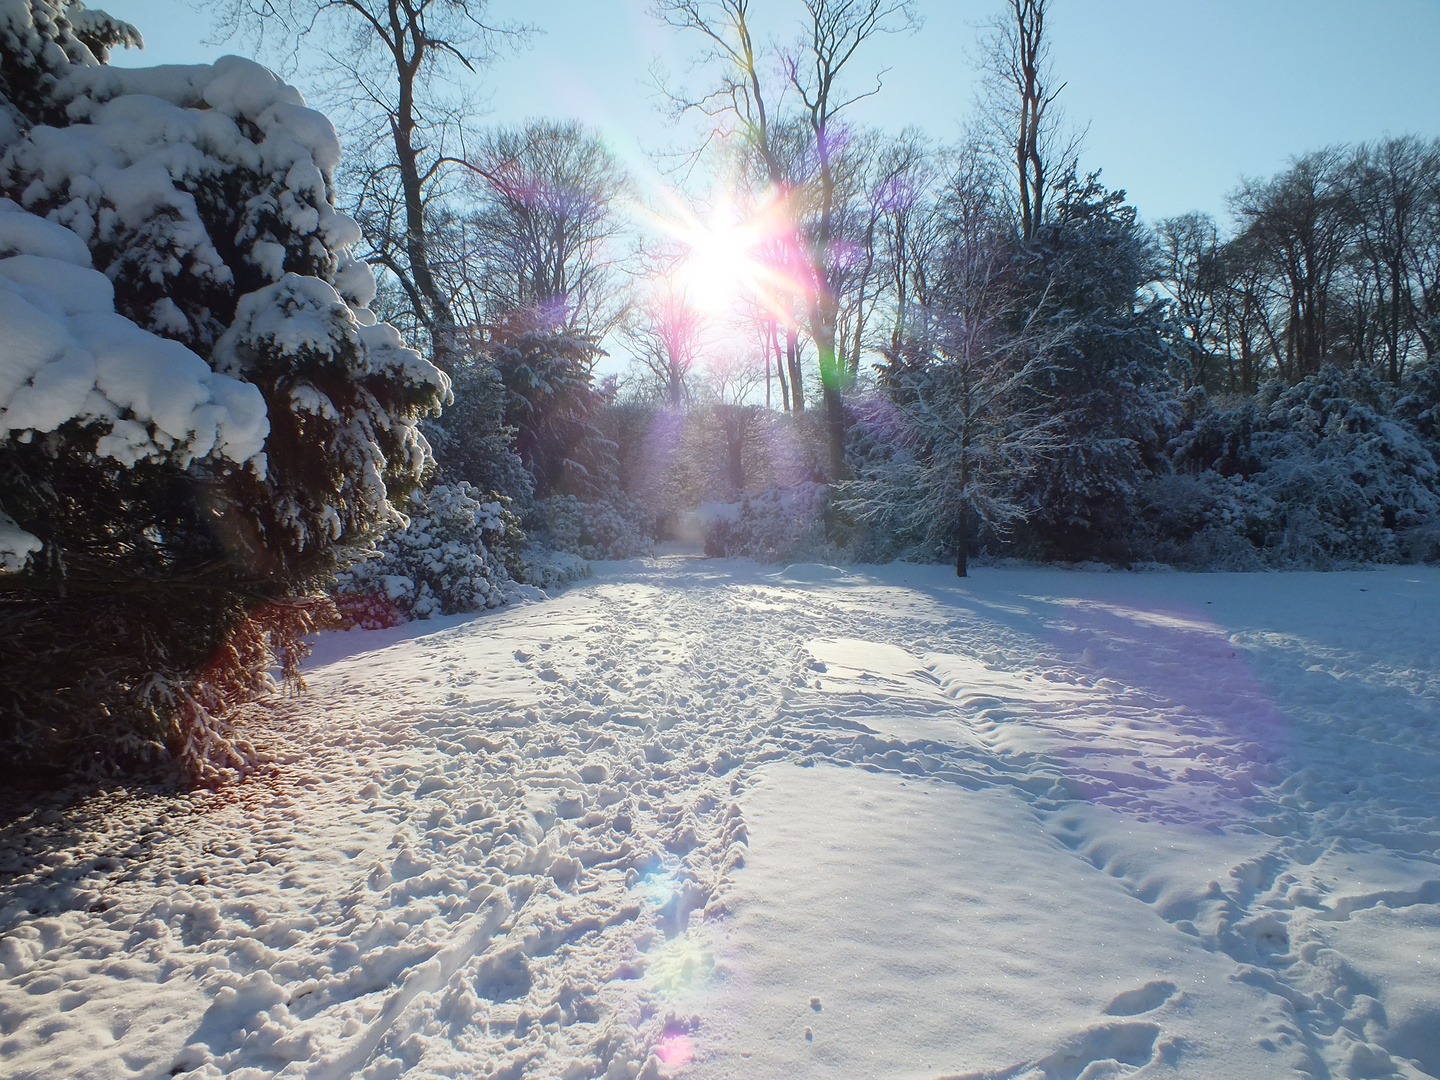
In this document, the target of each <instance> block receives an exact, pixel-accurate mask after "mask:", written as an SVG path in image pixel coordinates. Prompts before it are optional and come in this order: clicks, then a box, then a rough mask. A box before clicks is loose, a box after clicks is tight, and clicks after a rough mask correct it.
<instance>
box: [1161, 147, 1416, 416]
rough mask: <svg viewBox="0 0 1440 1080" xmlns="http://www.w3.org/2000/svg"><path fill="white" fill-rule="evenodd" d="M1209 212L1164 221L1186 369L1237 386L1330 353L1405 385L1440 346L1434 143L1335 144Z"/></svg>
mask: <svg viewBox="0 0 1440 1080" xmlns="http://www.w3.org/2000/svg"><path fill="white" fill-rule="evenodd" d="M1230 209H1231V215H1232V217H1233V218H1234V220H1235V229H1234V230H1233V234H1232V235H1228V236H1227V235H1225V234H1222V232H1221V230H1220V228H1219V227H1218V226H1217V224H1216V223H1215V221H1214V220H1213V219H1211V218H1210V217H1208V216H1206V215H1203V214H1187V215H1185V216H1183V217H1178V218H1172V219H1170V220H1168V221H1165V222H1162V223H1161V224H1160V227H1159V230H1158V243H1159V247H1160V252H1161V263H1160V270H1159V278H1160V281H1161V282H1162V283H1163V285H1164V287H1165V289H1166V291H1167V292H1168V293H1169V295H1170V296H1171V297H1172V298H1173V299H1174V309H1173V311H1174V318H1175V320H1176V322H1177V323H1179V325H1180V326H1181V328H1182V329H1183V331H1184V334H1185V345H1186V353H1187V355H1186V361H1187V366H1186V369H1185V377H1186V378H1187V380H1188V381H1190V382H1191V383H1193V384H1196V385H1202V386H1205V387H1206V388H1207V389H1210V390H1223V391H1226V392H1229V393H1237V392H1246V393H1249V392H1254V391H1255V390H1256V389H1257V388H1258V387H1259V386H1260V385H1261V384H1262V383H1264V382H1266V381H1267V380H1270V379H1275V378H1279V379H1282V380H1285V381H1289V382H1294V381H1296V380H1298V379H1302V378H1305V377H1306V376H1309V375H1314V374H1315V373H1316V372H1318V371H1319V370H1320V368H1321V366H1322V365H1323V364H1326V363H1332V364H1337V365H1340V366H1342V367H1346V368H1361V369H1364V370H1367V371H1370V372H1373V373H1375V374H1377V375H1379V376H1381V377H1382V378H1384V379H1385V380H1386V381H1387V382H1389V383H1391V384H1392V385H1396V386H1398V385H1400V383H1401V382H1402V380H1403V379H1404V377H1405V375H1406V374H1407V373H1408V372H1409V371H1411V370H1412V369H1413V368H1414V367H1415V366H1416V365H1418V364H1423V363H1428V362H1429V361H1430V360H1431V359H1433V358H1434V356H1435V353H1436V351H1437V350H1440V141H1430V142H1426V141H1424V140H1422V139H1419V138H1416V137H1414V136H1406V137H1403V138H1392V139H1385V140H1382V141H1380V142H1376V143H1371V144H1367V145H1364V146H1358V147H1351V146H1333V147H1329V148H1326V149H1324V150H1319V151H1316V152H1314V153H1309V154H1306V155H1304V156H1303V157H1301V158H1298V159H1297V160H1296V161H1295V162H1294V164H1293V165H1292V166H1291V167H1290V168H1288V169H1286V170H1285V171H1284V172H1282V173H1280V174H1279V175H1277V176H1274V177H1272V178H1270V179H1267V180H1252V181H1247V182H1245V183H1244V184H1243V185H1241V187H1240V189H1239V190H1238V191H1237V192H1236V193H1235V194H1234V195H1233V196H1232V197H1231V200H1230Z"/></svg>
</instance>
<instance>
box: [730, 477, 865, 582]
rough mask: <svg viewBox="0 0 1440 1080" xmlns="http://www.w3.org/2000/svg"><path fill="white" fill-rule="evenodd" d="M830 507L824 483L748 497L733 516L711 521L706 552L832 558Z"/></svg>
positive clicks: (767, 559)
mask: <svg viewBox="0 0 1440 1080" xmlns="http://www.w3.org/2000/svg"><path fill="white" fill-rule="evenodd" d="M829 505H830V488H829V485H827V484H817V483H814V482H812V481H807V482H804V483H800V484H795V485H793V486H791V487H788V488H768V489H767V490H765V491H761V492H757V493H755V494H753V495H747V496H745V498H744V499H743V500H742V501H741V503H740V509H739V512H738V513H737V514H736V515H735V516H734V517H733V518H731V517H728V516H720V515H716V516H715V517H713V518H712V519H711V521H710V524H709V527H708V528H707V529H706V533H705V554H707V555H711V556H716V557H724V556H733V555H743V556H746V557H748V558H751V559H755V560H757V561H759V562H794V561H797V560H832V559H834V558H836V557H837V552H836V549H835V545H834V544H833V543H831V542H830V540H829V539H827V536H826V525H825V517H826V512H827V510H828V509H829Z"/></svg>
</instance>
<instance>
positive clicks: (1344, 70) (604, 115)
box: [96, 0, 1440, 221]
mask: <svg viewBox="0 0 1440 1080" xmlns="http://www.w3.org/2000/svg"><path fill="white" fill-rule="evenodd" d="M648 3H649V0H494V2H493V9H494V10H495V11H496V12H497V13H499V14H501V15H502V16H511V17H514V18H518V19H523V20H524V21H527V22H530V23H532V24H534V25H536V26H537V27H538V28H539V29H540V30H541V31H542V34H541V35H540V36H538V37H537V38H536V39H535V40H534V41H533V42H532V44H531V45H530V46H529V47H528V48H526V49H524V50H523V51H522V52H520V53H519V54H518V55H516V56H514V57H512V58H508V59H505V60H502V61H500V62H499V63H497V64H496V65H495V66H494V68H493V69H491V71H490V72H489V73H488V75H487V76H485V77H484V78H483V79H482V89H483V90H484V91H486V92H488V93H489V95H490V98H491V109H492V112H491V117H492V118H493V119H494V120H496V121H519V120H524V119H526V118H528V117H532V116H546V115H549V116H555V115H568V116H576V117H579V118H580V119H582V120H584V121H586V122H588V123H590V124H592V125H594V126H596V127H599V128H601V129H602V130H603V131H604V132H605V133H606V135H607V137H608V138H609V139H610V140H611V142H612V143H613V144H614V146H615V148H616V149H617V150H618V151H619V152H620V153H621V154H622V156H624V157H626V158H627V159H628V160H631V161H635V162H641V161H643V160H644V158H643V155H644V154H645V153H646V152H648V151H653V150H655V149H658V148H661V147H663V146H665V145H666V144H667V143H668V142H672V141H673V140H674V134H673V132H671V131H669V130H668V129H667V128H666V125H665V122H664V120H663V118H662V116H661V115H660V114H659V113H658V112H657V111H656V110H655V108H654V102H653V96H652V92H651V91H650V89H649V88H648V86H647V81H648V71H649V69H650V67H651V66H652V63H653V62H654V61H655V60H656V59H659V60H660V61H661V62H662V63H665V64H666V65H667V66H668V67H669V68H670V69H671V70H672V71H675V72H677V73H679V72H683V70H684V65H685V58H686V56H687V55H688V54H687V48H688V44H687V42H686V41H685V40H684V39H683V38H680V37H678V36H677V35H676V34H674V33H673V32H671V31H668V30H666V29H665V28H664V27H661V26H659V25H658V24H656V22H655V21H654V20H653V19H651V18H650V17H649V16H648V15H646V13H645V12H646V8H647V7H648ZM96 6H102V7H104V8H105V9H106V10H109V11H110V12H111V13H112V14H115V15H117V16H120V17H122V18H127V19H129V20H130V21H131V22H134V23H135V24H136V25H137V26H138V27H139V28H140V30H141V32H142V33H143V34H144V35H145V38H146V42H147V47H146V49H145V51H144V52H143V53H141V54H132V55H131V56H117V57H116V60H117V62H120V63H147V64H153V63H193V62H196V61H200V60H206V59H212V58H214V57H215V56H218V55H221V54H222V53H225V52H240V53H246V52H249V51H251V50H249V49H248V48H247V47H246V44H245V43H244V42H231V43H229V44H228V45H226V46H223V47H214V46H207V45H204V44H202V43H201V42H202V40H203V39H204V38H207V37H209V36H210V35H211V17H210V15H209V14H207V13H206V5H204V4H203V3H201V4H194V5H189V4H186V3H185V2H183V0H98V2H97V5H96ZM757 6H759V5H757ZM766 6H767V8H769V9H771V10H774V11H777V12H781V11H783V10H785V9H786V8H788V7H795V6H797V5H796V4H795V3H794V0H767V2H766ZM998 6H999V5H998V2H997V0H920V4H919V7H920V10H921V11H922V13H923V14H924V15H925V18H926V25H925V27H924V29H923V30H922V31H921V32H920V33H919V34H918V35H916V36H914V37H909V38H901V39H889V40H887V41H884V42H882V43H880V44H879V45H878V46H877V48H876V49H875V50H874V52H873V53H872V57H871V58H872V60H873V62H872V63H871V65H870V70H871V71H874V70H876V69H879V68H882V67H888V68H889V69H890V71H889V73H888V74H887V75H886V76H885V87H884V89H883V90H882V92H881V93H880V94H879V95H877V96H876V97H874V98H872V99H870V100H868V101H866V102H863V103H862V104H861V106H860V107H859V109H858V110H857V114H856V115H857V117H858V118H860V119H863V120H865V121H867V122H870V123H874V124H877V125H880V126H885V127H891V128H897V129H898V128H899V127H902V126H904V125H906V124H915V125H917V126H919V127H921V128H923V129H924V130H926V131H928V132H929V133H930V134H931V135H933V136H934V137H936V138H937V139H940V140H950V139H953V138H956V137H957V136H958V135H959V133H960V131H961V129H962V126H963V124H964V123H965V121H966V120H967V119H968V118H969V117H970V116H971V115H972V112H973V109H974V104H973V103H974V86H973V79H974V71H973V64H972V62H971V59H970V55H971V54H973V53H974V51H975V49H974V42H975V38H976V32H975V26H976V24H978V23H980V22H983V21H985V20H986V19H987V18H989V17H990V15H991V14H992V13H993V12H994V11H995V10H996V9H997V8H998ZM1052 19H1053V23H1052V25H1053V42H1054V53H1055V66H1056V69H1057V73H1058V74H1059V76H1060V77H1061V78H1062V79H1064V80H1065V81H1066V83H1067V85H1066V88H1065V92H1064V95H1063V97H1062V102H1063V104H1064V105H1065V108H1066V111H1067V114H1068V116H1069V118H1070V119H1071V120H1072V121H1073V122H1075V123H1076V124H1078V125H1080V126H1086V125H1088V134H1087V138H1086V153H1085V158H1084V160H1085V164H1086V165H1087V166H1088V167H1091V168H1095V167H1098V168H1102V169H1103V170H1104V178H1105V180H1106V181H1107V182H1108V183H1109V184H1111V185H1112V186H1115V187H1123V188H1125V189H1126V190H1127V191H1128V192H1129V194H1130V197H1131V200H1132V201H1133V202H1134V203H1135V204H1136V205H1137V206H1138V207H1139V208H1140V211H1141V213H1142V214H1143V215H1144V216H1145V217H1146V218H1147V219H1149V220H1152V221H1153V220H1156V219H1158V218H1161V217H1165V216H1168V215H1171V214H1176V213H1181V212H1184V211H1186V210H1190V209H1202V210H1208V211H1210V212H1212V213H1215V214H1217V215H1223V213H1224V208H1225V195H1226V193H1227V192H1229V191H1231V190H1232V189H1233V188H1234V187H1235V185H1236V183H1237V182H1238V180H1239V178H1240V177H1241V176H1242V175H1250V176H1256V175H1267V174H1270V173H1272V172H1274V171H1276V170H1278V169H1279V168H1282V167H1283V166H1284V164H1285V162H1286V160H1287V159H1288V158H1289V157H1291V156H1292V155H1294V154H1298V153H1303V152H1304V151H1306V150H1309V149H1314V148H1316V147H1319V146H1323V145H1326V144H1329V143H1333V142H1341V141H1357V140H1365V139H1373V138H1377V137H1379V136H1381V135H1383V134H1386V133H1387V132H1388V133H1392V134H1402V133H1406V132H1414V133H1416V134H1420V135H1424V136H1436V135H1440V63H1437V62H1436V59H1435V58H1436V55H1437V50H1440V0H1190V2H1188V3H1180V2H1174V0H1056V3H1055V4H1054V8H1053V16H1052ZM777 25H778V23H777ZM302 89H303V84H302Z"/></svg>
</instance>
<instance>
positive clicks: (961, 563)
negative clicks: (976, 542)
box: [955, 506, 970, 577]
mask: <svg viewBox="0 0 1440 1080" xmlns="http://www.w3.org/2000/svg"><path fill="white" fill-rule="evenodd" d="M957 517H958V518H959V521H958V526H959V537H958V539H957V541H956V544H955V576H956V577H969V576H970V515H969V514H967V513H966V512H965V507H964V506H961V507H960V513H959V514H958V515H957Z"/></svg>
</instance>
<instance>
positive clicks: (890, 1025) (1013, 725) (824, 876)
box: [0, 558, 1440, 1080]
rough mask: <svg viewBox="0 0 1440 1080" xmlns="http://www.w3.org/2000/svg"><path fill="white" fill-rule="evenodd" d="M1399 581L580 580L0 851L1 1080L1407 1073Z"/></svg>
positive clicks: (1416, 748) (1428, 798) (1376, 577)
mask: <svg viewBox="0 0 1440 1080" xmlns="http://www.w3.org/2000/svg"><path fill="white" fill-rule="evenodd" d="M1437 612H1440V571H1437V570H1435V569H1431V568H1395V569H1385V570H1375V571H1369V572H1357V573H1337V574H1329V575H1320V574H1284V575H1280V574H1273V575H1218V574H1216V575H1183V574H1168V573H1154V574H1139V575H1132V574H1104V573H1081V572H1067V571H1059V570H1041V569H984V568H982V569H979V570H977V571H976V573H975V575H974V576H973V577H972V578H970V579H969V580H968V581H963V582H962V581H958V580H956V579H955V578H954V577H953V576H952V575H951V574H950V573H949V572H948V571H946V570H945V569H944V568H938V567H937V568H930V567H905V566H893V567H866V568H857V569H853V570H850V571H839V570H834V569H830V568H824V567H814V566H802V567H792V568H790V569H789V570H788V571H776V570H774V569H773V568H765V567H758V566H754V565H751V564H748V563H741V562H715V561H704V560H698V559H681V558H662V559H659V560H654V561H649V562H632V563H620V564H608V565H604V566H602V567H601V568H600V572H599V573H598V574H597V576H596V577H595V578H594V579H593V580H590V581H587V582H585V583H583V584H582V585H580V586H577V587H575V588H573V589H571V590H570V591H568V592H567V593H565V594H564V595H562V596H560V597H559V598H557V599H554V600H551V601H547V602H544V603H538V604H529V605H525V606H521V607H516V608H511V609H508V610H502V611H499V612H494V613H489V614H485V615H482V616H478V617H470V618H452V619H445V620H436V621H432V622H428V623H414V624H411V625H409V626H406V627H402V628H398V629H396V630H390V631H373V632H363V631H355V632H351V633H348V634H334V635H329V636H327V637H325V638H324V639H323V640H322V641H321V642H320V644H319V647H318V648H317V651H316V655H315V658H314V662H313V663H312V665H311V669H312V675H311V691H312V692H311V694H310V695H309V696H308V697H306V698H303V699H299V700H297V701H295V702H293V703H292V705H291V706H290V707H289V709H288V711H287V715H286V716H285V718H284V719H283V722H282V723H280V724H279V725H278V726H277V730H276V733H275V740H276V742H277V745H278V747H279V752H280V757H281V762H280V765H279V767H278V768H277V769H276V771H275V772H274V773H273V775H270V776H268V777H264V778H260V779H257V780H255V781H252V782H250V783H247V784H245V785H243V786H241V787H240V788H238V789H236V790H233V791H230V792H225V793H220V794H209V793H202V794H197V795H194V796H190V797H187V798H182V799H178V800H177V799H173V798H161V797H159V796H155V795H144V794H131V795H129V796H124V795H121V794H113V793H112V794H109V795H104V796H95V797H94V798H92V799H90V800H89V801H87V802H85V803H81V804H80V805H77V806H71V807H69V808H65V809H57V808H43V807H42V808H41V809H40V810H37V811H36V812H35V813H34V814H32V815H31V816H29V817H28V818H25V819H24V820H21V821H19V822H16V823H14V824H13V825H11V826H9V827H8V829H7V830H6V831H5V832H4V833H3V835H0V841H3V844H4V851H3V854H0V860H3V862H0V869H3V871H4V873H5V875H6V876H5V878H4V879H3V881H4V888H5V892H4V893H3V894H0V933H3V939H0V962H3V965H4V978H3V981H0V1073H3V1074H4V1075H5V1076H6V1077H14V1078H19V1077H42V1076H43V1077H164V1076H169V1075H180V1074H184V1075H187V1076H196V1077H213V1076H221V1075H224V1076H233V1077H262V1076H272V1075H281V1076H286V1077H292V1076H293V1077H310V1078H317V1080H318V1078H322V1077H330V1078H339V1077H348V1076H363V1077H369V1078H376V1080H379V1078H388V1077H398V1076H401V1075H405V1076H410V1077H486V1078H494V1080H501V1078H508V1080H519V1078H521V1077H527V1078H528V1077H534V1078H537V1080H538V1078H542V1077H544V1078H552V1077H553V1078H566V1080H578V1078H581V1077H601V1076H604V1077H612V1078H614V1077H631V1076H635V1075H640V1076H644V1077H649V1078H657V1077H661V1076H667V1075H668V1076H674V1077H694V1078H696V1080H722V1078H723V1080H740V1078H746V1080H749V1078H780V1077H799V1078H804V1077H835V1078H837V1080H839V1078H844V1080H851V1078H862V1077H886V1078H888V1077H907V1078H908V1077H913V1078H922V1077H923V1078H932V1080H933V1078H938V1077H964V1076H969V1077H990V1078H1001V1077H1004V1078H1016V1080H1019V1078H1025V1077H1030V1078H1040V1077H1043V1078H1046V1080H1062V1078H1063V1080H1081V1078H1084V1080H1098V1078H1100V1077H1119V1076H1131V1075H1135V1076H1156V1077H1159V1076H1183V1077H1206V1078H1212V1077H1213V1078H1225V1080H1235V1078H1249V1077H1261V1076H1275V1077H1290V1076H1308V1077H1316V1078H1320V1077H1378V1076H1400V1077H1411V1078H1413V1077H1421V1076H1437V1075H1440V618H1437Z"/></svg>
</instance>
